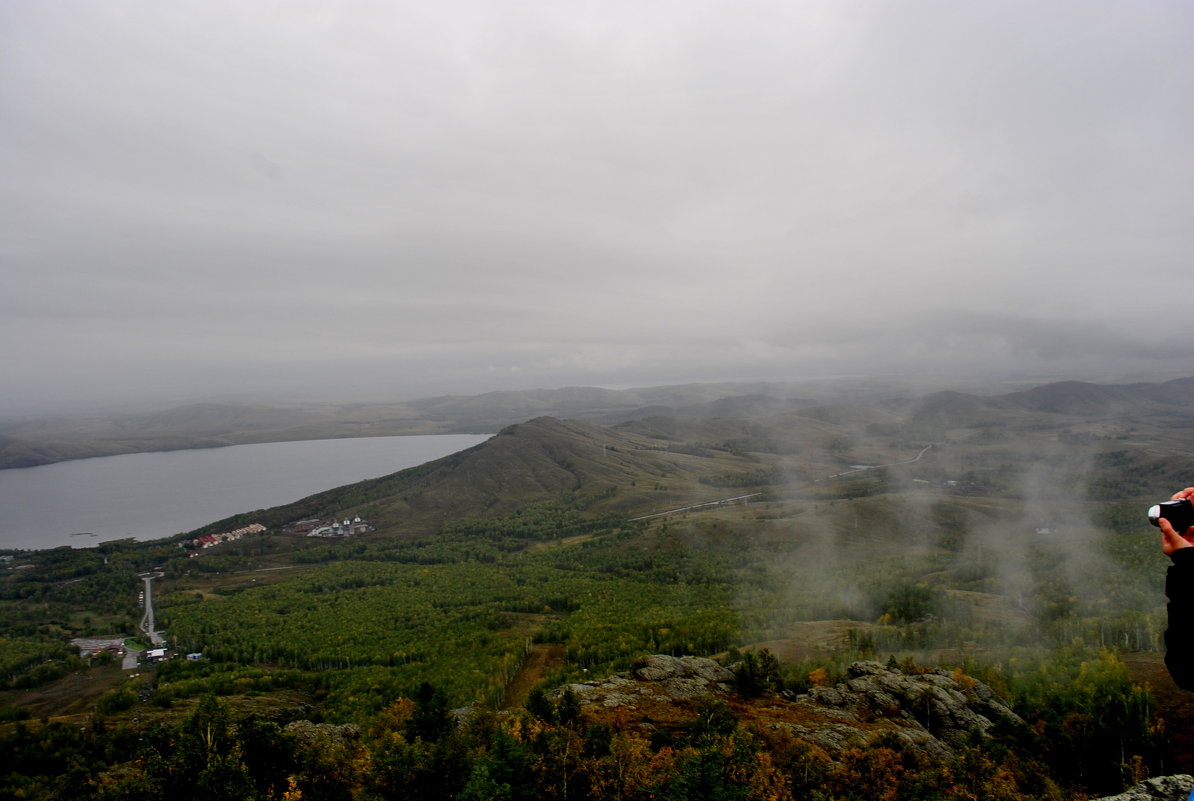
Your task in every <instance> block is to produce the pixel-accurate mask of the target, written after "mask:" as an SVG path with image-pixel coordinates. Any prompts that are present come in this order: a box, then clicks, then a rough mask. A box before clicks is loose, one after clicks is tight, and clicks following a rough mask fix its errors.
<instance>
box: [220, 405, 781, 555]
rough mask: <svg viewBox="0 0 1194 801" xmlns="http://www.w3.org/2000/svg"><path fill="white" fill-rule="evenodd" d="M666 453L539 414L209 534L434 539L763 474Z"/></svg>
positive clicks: (683, 493) (686, 496)
mask: <svg viewBox="0 0 1194 801" xmlns="http://www.w3.org/2000/svg"><path fill="white" fill-rule="evenodd" d="M668 448H669V443H667V442H666V441H662V440H658V439H654V438H651V437H647V436H642V435H639V434H635V433H630V432H625V431H619V430H615V429H611V428H606V427H603V426H598V425H595V424H592V423H586V422H583V421H580V420H557V419H555V418H550V417H541V418H536V419H534V420H531V421H530V422H527V423H521V424H518V425H513V426H510V427H508V428H506V429H503V430H502V431H501V432H499V433H498V434H497V435H495V436H494V437H493V438H491V439H489V440H487V441H485V442H483V443H481V444H480V445H477V446H475V447H473V448H469V449H468V450H465V451H461V452H460V453H456V454H452V455H451V456H447V457H444V458H442V459H438V460H436V461H433V462H429V463H427V464H425V465H421V466H419V467H415V468H411V469H409V470H403V471H401V472H398V473H394V474H392V475H389V476H383V477H381V478H377V479H372V480H368V481H362V482H358V483H356V484H351V485H348V486H345V487H338V488H336V489H332V490H328V491H326V492H321V493H319V494H317V495H313V496H311V497H309V498H304V499H303V500H300V501H297V502H295V503H293V504H288V505H286V506H283V507H278V508H275V509H270V510H267V511H265V512H255V513H253V514H252V515H240V516H237V517H236V518H231V519H229V520H225V521H220V522H218V523H214V524H212V525H211V526H208V527H205V529H204V530H207V529H212V530H217V529H221V528H224V527H227V526H229V525H233V524H238V523H240V522H241V521H243V520H248V519H249V518H251V519H252V520H253V521H256V522H262V523H265V524H266V525H269V526H279V525H282V524H284V523H286V522H289V521H292V520H298V519H301V518H304V517H313V516H325V515H337V516H339V515H344V514H360V515H362V516H364V517H367V518H368V519H369V520H371V521H372V522H374V524H375V525H376V526H377V528H378V529H379V533H380V534H379V535H386V534H401V535H413V534H426V533H433V532H435V531H437V530H439V528H440V527H442V525H443V524H444V523H445V522H448V521H451V520H457V519H462V518H475V517H483V516H484V517H492V516H500V515H504V514H509V513H510V512H513V511H514V510H516V509H519V508H521V507H524V506H526V505H528V504H533V503H542V502H561V503H566V504H567V505H568V506H570V507H572V508H575V509H581V510H584V511H588V512H593V513H601V514H604V513H610V514H617V515H621V516H626V517H630V516H633V515H635V514H648V513H650V512H654V511H659V510H661V509H665V508H668V507H669V506H674V505H677V504H679V503H696V502H702V501H709V500H714V499H716V498H719V497H722V496H725V495H726V494H728V493H727V492H726V491H725V490H719V489H717V488H716V487H712V486H708V485H703V484H702V483H701V479H702V478H707V477H709V476H715V475H721V474H724V473H727V472H734V471H741V472H748V471H752V470H758V468H759V457H751V456H745V455H735V454H731V453H728V452H725V451H711V452H707V453H686V452H674V451H672V450H669V449H668Z"/></svg>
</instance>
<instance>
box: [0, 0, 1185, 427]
mask: <svg viewBox="0 0 1194 801" xmlns="http://www.w3.org/2000/svg"><path fill="white" fill-rule="evenodd" d="M1192 34H1194V6H1190V5H1189V4H1187V3H1182V2H1178V1H1177V0H1172V2H1165V1H1163V0H1161V1H1158V2H1147V1H1146V2H1130V3H1129V2H1118V3H1095V4H1091V3H1083V2H1078V0H1072V1H1069V2H1063V1H1061V0H1046V2H1035V1H1034V2H1027V1H1025V2H1000V3H981V4H980V3H956V2H949V1H948V0H931V1H929V0H926V1H924V2H901V3H886V2H879V1H878V0H859V1H858V2H839V1H838V0H824V1H823V2H811V1H809V0H801V2H798V3H791V2H775V3H755V4H749V5H747V6H743V5H741V4H732V3H728V2H702V0H696V1H695V2H693V1H692V0H685V2H671V1H670V0H669V1H668V2H654V3H643V2H620V1H619V2H601V3H589V2H576V3H572V2H569V3H560V2H546V1H542V2H536V1H530V2H512V3H489V2H480V1H479V0H478V1H476V2H445V3H394V2H371V1H370V0H352V1H351V2H344V3H321V2H309V3H306V2H304V3H295V2H290V0H274V1H273V2H266V0H253V2H242V1H241V0H220V1H217V2H211V1H210V0H204V1H203V2H199V1H198V0H196V1H195V2H170V3H156V2H149V1H148V0H126V1H123V2H122V1H120V0H116V1H115V2H99V1H98V0H85V2H81V3H44V2H40V1H39V0H10V2H5V3H3V4H0V174H2V175H3V176H4V180H3V181H0V211H2V213H0V271H2V272H0V275H2V277H3V286H4V291H3V292H0V356H2V358H3V364H4V367H5V381H4V382H3V384H2V385H0V412H5V411H7V412H12V411H29V410H31V409H37V408H43V409H48V408H57V407H62V406H67V405H72V404H75V405H83V404H85V403H91V402H108V401H114V400H118V399H122V398H133V397H140V398H150V399H156V398H161V399H182V398H185V397H188V396H196V397H198V396H212V395H219V394H237V393H242V392H246V391H250V390H251V391H253V392H256V393H258V394H263V395H268V394H270V393H273V394H274V395H282V394H283V393H297V394H302V395H308V396H310V395H324V396H327V395H333V394H337V393H339V392H341V391H343V392H345V393H346V394H348V393H357V392H361V393H365V392H382V391H385V392H393V393H395V394H398V395H400V396H404V397H411V396H415V395H426V394H433V393H438V392H448V391H484V390H488V389H497V388H514V387H529V386H560V385H565V384H573V383H584V384H604V385H611V386H613V385H621V386H626V385H634V384H656V383H669V382H673V381H685V380H711V379H718V378H781V379H782V378H793V377H797V376H799V375H807V374H827V373H829V374H833V373H856V372H866V371H882V372H886V373H891V372H914V373H915V372H922V373H924V372H928V373H935V374H948V373H952V372H956V373H958V374H974V373H979V372H1003V371H1007V372H1011V371H1023V372H1029V373H1036V374H1039V375H1056V376H1059V377H1082V378H1092V379H1097V378H1100V377H1104V376H1110V375H1124V374H1134V375H1143V374H1147V373H1150V372H1155V373H1158V374H1160V373H1165V372H1170V373H1186V374H1190V373H1194V358H1192V357H1191V355H1190V354H1191V350H1190V343H1191V341H1192V340H1194V321H1192V317H1194V315H1190V314H1186V313H1184V312H1183V309H1184V306H1185V305H1186V303H1187V302H1188V301H1183V298H1182V296H1183V295H1185V296H1189V294H1190V289H1191V287H1192V282H1191V280H1190V278H1189V254H1190V253H1191V252H1192V251H1194V248H1192V247H1191V246H1192V245H1194V226H1191V225H1190V220H1191V219H1194V149H1192V148H1191V146H1190V143H1191V142H1192V141H1194V103H1191V99H1192V98H1194V50H1192V49H1191V48H1190V47H1189V42H1190V39H1191V35H1192ZM338 387H339V388H338Z"/></svg>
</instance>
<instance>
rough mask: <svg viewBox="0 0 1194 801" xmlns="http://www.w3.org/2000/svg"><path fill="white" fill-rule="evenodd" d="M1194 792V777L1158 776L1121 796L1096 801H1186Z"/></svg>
mask: <svg viewBox="0 0 1194 801" xmlns="http://www.w3.org/2000/svg"><path fill="white" fill-rule="evenodd" d="M1192 790H1194V776H1190V775H1188V774H1185V773H1181V774H1178V775H1176V776H1157V777H1156V778H1152V779H1146V780H1144V781H1142V782H1140V784H1137V785H1136V786H1135V787H1133V788H1132V789H1130V790H1127V791H1126V792H1123V793H1120V794H1119V795H1109V796H1106V797H1104V798H1096V799H1094V801H1186V799H1187V798H1189V797H1190V792H1191V791H1192Z"/></svg>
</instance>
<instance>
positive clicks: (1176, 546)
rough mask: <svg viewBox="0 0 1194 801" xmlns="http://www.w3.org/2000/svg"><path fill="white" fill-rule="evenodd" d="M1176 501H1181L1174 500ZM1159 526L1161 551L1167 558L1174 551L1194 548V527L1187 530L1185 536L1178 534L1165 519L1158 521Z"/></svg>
mask: <svg viewBox="0 0 1194 801" xmlns="http://www.w3.org/2000/svg"><path fill="white" fill-rule="evenodd" d="M1174 500H1175V501H1176V500H1180V499H1179V498H1174ZM1157 525H1158V526H1159V527H1160V529H1161V551H1162V552H1163V553H1164V554H1165V555H1166V556H1169V555H1170V554H1171V553H1173V552H1174V551H1180V550H1181V549H1182V548H1194V526H1190V527H1189V528H1188V529H1186V531H1185V533H1184V534H1178V533H1177V532H1176V531H1174V530H1173V526H1172V525H1171V524H1170V522H1169V521H1168V520H1166V519H1165V518H1161V519H1160V520H1158V521H1157Z"/></svg>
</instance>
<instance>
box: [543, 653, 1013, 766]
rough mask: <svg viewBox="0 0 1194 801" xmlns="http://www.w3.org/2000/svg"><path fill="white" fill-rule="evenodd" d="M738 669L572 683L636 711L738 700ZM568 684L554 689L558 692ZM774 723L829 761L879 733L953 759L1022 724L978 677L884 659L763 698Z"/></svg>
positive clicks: (582, 694) (669, 665)
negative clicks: (798, 691)
mask: <svg viewBox="0 0 1194 801" xmlns="http://www.w3.org/2000/svg"><path fill="white" fill-rule="evenodd" d="M733 681H734V674H733V672H732V671H731V670H729V669H727V668H724V667H722V666H721V665H719V664H718V663H716V662H714V661H713V660H712V659H705V658H702V657H693V656H685V657H672V656H665V655H658V654H657V655H655V656H650V657H647V658H646V659H645V660H643V661H642V663H641V664H639V665H637V666H636V667H635V668H634V669H633V670H631V671H629V672H627V673H619V674H616V675H614V676H611V677H609V678H608V679H604V680H600V681H591V682H587V683H585V684H571V685H568V689H571V690H572V692H573V693H574V694H575V695H576V697H577V698H578V699H579V700H580V702H581V703H582V704H595V705H599V706H602V707H606V708H616V707H624V708H627V709H632V710H633V709H636V708H638V707H639V706H641V705H649V704H651V703H660V702H677V701H680V702H682V701H687V700H689V699H693V698H699V697H702V696H715V697H716V696H722V697H726V698H729V697H731V696H732V697H736V696H735V695H734V691H733ZM564 689H565V688H560V689H559V690H556V691H555V694H556V695H558V694H560V693H562V692H563V691H564ZM763 703H764V704H767V705H770V706H772V707H773V708H774V710H775V712H776V713H777V714H775V715H774V716H769V717H772V720H773V721H774V722H771V723H769V724H768V725H771V726H775V727H786V728H788V729H789V730H791V731H792V733H793V734H795V735H797V736H798V737H800V738H801V739H804V740H807V741H809V742H811V743H814V744H816V745H818V746H820V747H821V748H822V749H824V750H825V751H826V753H827V754H829V756H830V757H831V758H835V757H837V756H838V755H839V754H840V753H841V752H842V751H843V750H844V749H846V748H849V747H852V746H854V745H857V744H859V743H861V742H863V741H865V740H866V739H867V738H868V737H869V736H871V735H873V734H875V733H876V732H878V731H883V730H886V731H890V732H892V733H893V734H895V735H896V736H897V737H899V738H900V739H901V740H903V741H904V742H906V743H908V744H909V745H911V746H913V747H915V748H917V749H918V750H921V751H924V752H927V753H930V754H933V755H935V756H938V757H942V758H948V757H950V756H951V755H952V754H953V749H954V748H956V747H957V746H959V745H960V744H962V743H963V742H964V741H965V740H966V739H967V738H969V737H970V736H971V735H972V733H973V732H978V733H980V734H983V735H985V734H986V733H987V732H989V731H990V729H991V728H992V727H993V726H995V725H996V723H998V722H1000V721H1004V722H1006V723H1009V724H1012V725H1023V721H1021V720H1020V718H1019V717H1018V716H1017V715H1016V714H1015V713H1014V712H1012V711H1011V710H1010V709H1009V708H1008V707H1007V706H1006V705H1005V704H1004V703H1003V702H1002V701H1001V700H1000V699H999V697H998V696H996V694H995V692H994V691H993V690H992V689H991V688H990V687H988V686H987V685H985V684H983V683H982V682H980V681H977V680H975V679H972V678H970V677H968V676H961V675H958V676H957V677H956V678H955V674H953V673H951V672H950V671H946V670H929V671H927V672H925V673H923V674H915V675H905V674H903V673H901V672H899V671H896V670H889V669H888V668H886V667H884V666H883V665H881V664H879V663H878V662H855V663H854V664H853V665H851V666H850V667H849V668H848V678H847V679H846V681H844V682H842V683H840V684H837V685H836V686H833V687H815V688H813V690H812V691H811V692H809V693H808V694H807V695H800V696H795V697H794V698H791V699H781V698H772V699H767V700H765V701H764V702H763Z"/></svg>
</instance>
